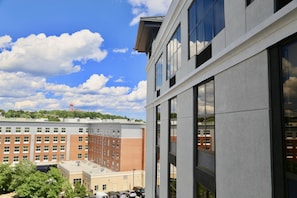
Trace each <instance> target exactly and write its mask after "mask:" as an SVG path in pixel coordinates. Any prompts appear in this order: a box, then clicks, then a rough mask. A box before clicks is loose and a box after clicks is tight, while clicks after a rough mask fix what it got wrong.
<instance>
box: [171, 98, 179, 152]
mask: <svg viewBox="0 0 297 198" xmlns="http://www.w3.org/2000/svg"><path fill="white" fill-rule="evenodd" d="M176 108H177V100H176V97H175V98H173V99H171V100H170V114H169V115H170V123H169V125H170V127H169V130H170V141H169V142H170V145H169V152H170V153H171V154H173V155H175V156H176V140H177V136H176V135H177V134H176V129H177V111H176Z"/></svg>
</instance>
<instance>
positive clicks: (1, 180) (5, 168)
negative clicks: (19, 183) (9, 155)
mask: <svg viewBox="0 0 297 198" xmlns="http://www.w3.org/2000/svg"><path fill="white" fill-rule="evenodd" d="M12 175H13V170H12V169H11V167H10V165H9V164H0V194H4V193H9V192H11V190H10V186H11V182H12Z"/></svg>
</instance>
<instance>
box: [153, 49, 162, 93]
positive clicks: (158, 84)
mask: <svg viewBox="0 0 297 198" xmlns="http://www.w3.org/2000/svg"><path fill="white" fill-rule="evenodd" d="M162 75H163V56H162V55H161V57H160V58H159V59H158V61H157V63H156V65H155V90H156V91H157V97H158V96H159V95H160V88H161V85H162Z"/></svg>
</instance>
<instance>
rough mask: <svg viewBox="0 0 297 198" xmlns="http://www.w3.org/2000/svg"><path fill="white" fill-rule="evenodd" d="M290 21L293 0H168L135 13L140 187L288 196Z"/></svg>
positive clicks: (152, 191)
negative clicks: (161, 12)
mask: <svg viewBox="0 0 297 198" xmlns="http://www.w3.org/2000/svg"><path fill="white" fill-rule="evenodd" d="M296 27H297V1H296V0H228V1H225V0H213V1H207V0H172V3H171V6H170V8H169V10H168V13H167V15H166V16H165V17H143V18H141V19H140V23H139V28H138V34H137V38H136V44H135V49H136V50H137V51H138V52H145V53H146V54H147V58H148V62H147V66H146V71H147V105H146V110H147V116H146V117H147V125H146V126H147V127H146V130H147V133H146V196H147V197H156V198H158V197H159V198H164V197H177V198H182V197H201V198H204V197H217V198H229V197H240V198H247V197H263V198H268V197H274V198H291V197H297V149H296V148H297V119H296V118H297V108H296V107H297V94H296V90H297V72H296V71H297V58H296V57H297V28H296Z"/></svg>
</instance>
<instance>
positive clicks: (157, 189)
mask: <svg viewBox="0 0 297 198" xmlns="http://www.w3.org/2000/svg"><path fill="white" fill-rule="evenodd" d="M160 127H161V106H160V105H158V106H157V107H156V181H155V182H156V183H155V185H156V186H155V192H156V197H157V198H158V197H159V193H160Z"/></svg>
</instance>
